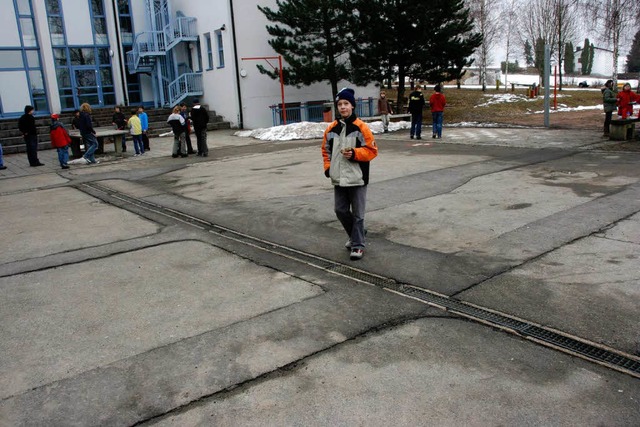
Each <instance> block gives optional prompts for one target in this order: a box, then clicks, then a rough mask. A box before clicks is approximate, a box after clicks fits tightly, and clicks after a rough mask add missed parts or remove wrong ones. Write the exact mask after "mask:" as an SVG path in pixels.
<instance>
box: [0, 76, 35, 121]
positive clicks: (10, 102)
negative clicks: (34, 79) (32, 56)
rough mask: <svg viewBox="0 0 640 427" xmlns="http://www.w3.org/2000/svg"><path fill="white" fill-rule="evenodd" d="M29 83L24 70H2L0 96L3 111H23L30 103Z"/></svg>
mask: <svg viewBox="0 0 640 427" xmlns="http://www.w3.org/2000/svg"><path fill="white" fill-rule="evenodd" d="M29 93H30V91H29V85H28V84H27V73H26V72H25V71H3V72H1V73H0V98H2V109H3V111H4V112H5V113H18V112H24V106H25V105H29V104H31V99H30V98H29Z"/></svg>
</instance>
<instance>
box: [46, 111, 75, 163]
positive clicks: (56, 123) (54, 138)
mask: <svg viewBox="0 0 640 427" xmlns="http://www.w3.org/2000/svg"><path fill="white" fill-rule="evenodd" d="M49 136H50V137H51V146H52V147H53V148H55V149H56V151H57V152H58V161H59V162H60V167H61V168H62V169H69V165H68V163H69V144H71V137H70V136H69V133H68V132H67V130H66V129H65V128H64V126H63V124H62V123H60V116H59V115H58V114H52V115H51V126H50V127H49Z"/></svg>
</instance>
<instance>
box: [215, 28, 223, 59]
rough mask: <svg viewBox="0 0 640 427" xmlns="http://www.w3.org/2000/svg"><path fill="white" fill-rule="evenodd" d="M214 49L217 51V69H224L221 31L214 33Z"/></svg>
mask: <svg viewBox="0 0 640 427" xmlns="http://www.w3.org/2000/svg"><path fill="white" fill-rule="evenodd" d="M216 48H217V49H218V68H224V45H223V43H222V30H217V31H216Z"/></svg>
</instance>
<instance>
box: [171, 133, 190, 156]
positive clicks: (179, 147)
mask: <svg viewBox="0 0 640 427" xmlns="http://www.w3.org/2000/svg"><path fill="white" fill-rule="evenodd" d="M185 145H186V144H185V133H184V132H182V133H181V134H180V136H178V137H177V138H176V137H175V136H174V137H173V151H172V152H171V154H173V155H174V156H177V155H179V154H183V155H184V154H187V147H186V146H185Z"/></svg>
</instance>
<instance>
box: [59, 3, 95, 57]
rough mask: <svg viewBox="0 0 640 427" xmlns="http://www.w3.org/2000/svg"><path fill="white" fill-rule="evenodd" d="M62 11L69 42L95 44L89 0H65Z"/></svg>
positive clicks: (70, 43) (71, 43) (71, 44)
mask: <svg viewBox="0 0 640 427" xmlns="http://www.w3.org/2000/svg"><path fill="white" fill-rule="evenodd" d="M62 13H63V15H64V27H65V31H66V34H67V44H69V45H70V46H73V45H93V30H92V27H91V19H89V17H90V16H91V13H90V11H89V2H88V1H68V0H67V1H63V2H62Z"/></svg>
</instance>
